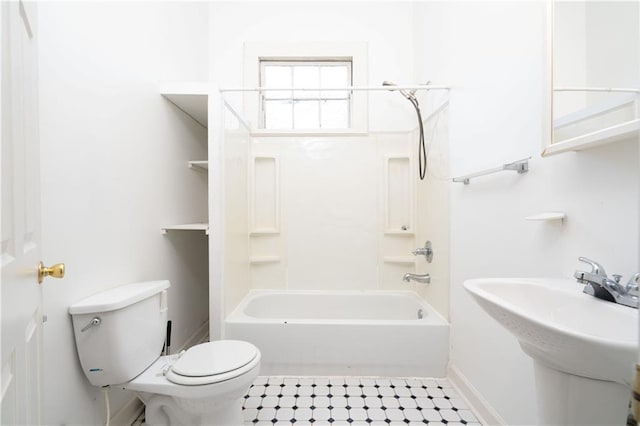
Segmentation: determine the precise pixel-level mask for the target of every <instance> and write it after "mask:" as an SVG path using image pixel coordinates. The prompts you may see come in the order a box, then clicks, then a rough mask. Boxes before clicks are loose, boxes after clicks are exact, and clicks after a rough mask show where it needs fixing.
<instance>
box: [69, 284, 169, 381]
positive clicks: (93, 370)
mask: <svg viewBox="0 0 640 426" xmlns="http://www.w3.org/2000/svg"><path fill="white" fill-rule="evenodd" d="M169 286H170V284H169V281H147V282H139V283H133V284H127V285H123V286H120V287H114V288H112V289H109V290H106V291H103V292H101V293H98V294H95V295H93V296H91V297H88V298H86V299H84V300H81V301H80V302H77V303H75V304H73V305H72V306H71V307H69V313H70V314H71V317H72V320H73V331H74V334H75V337H76V348H77V351H78V357H79V358H80V364H81V365H82V370H83V371H84V374H85V375H86V376H87V378H88V379H89V382H91V384H92V385H94V386H106V385H115V384H120V383H126V382H128V381H129V380H131V379H133V378H134V377H136V376H138V375H139V374H140V373H142V372H143V371H144V370H146V369H147V367H149V366H150V365H151V364H152V363H153V362H154V361H155V360H156V359H158V357H159V356H160V352H161V351H162V345H163V344H164V339H165V334H166V327H167V289H168V288H169ZM83 330H84V331H83Z"/></svg>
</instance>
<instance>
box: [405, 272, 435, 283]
mask: <svg viewBox="0 0 640 426" xmlns="http://www.w3.org/2000/svg"><path fill="white" fill-rule="evenodd" d="M402 281H404V282H407V283H408V282H410V281H415V282H417V283H422V284H429V283H430V282H431V275H429V274H424V275H418V274H411V273H406V274H404V277H402Z"/></svg>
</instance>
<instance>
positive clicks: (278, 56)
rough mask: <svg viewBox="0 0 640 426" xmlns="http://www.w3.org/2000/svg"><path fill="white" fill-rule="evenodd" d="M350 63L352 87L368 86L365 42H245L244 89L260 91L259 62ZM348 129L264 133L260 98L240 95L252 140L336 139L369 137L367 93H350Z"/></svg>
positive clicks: (273, 130)
mask: <svg viewBox="0 0 640 426" xmlns="http://www.w3.org/2000/svg"><path fill="white" fill-rule="evenodd" d="M330 59H341V60H351V79H352V80H351V85H352V86H367V79H368V66H367V63H368V57H367V43H366V42H339V43H338V42H304V43H298V42H247V43H244V69H243V85H244V87H245V88H258V87H260V61H261V60H263V61H264V60H277V61H299V60H320V61H325V60H330ZM350 95H351V105H350V125H351V127H350V128H345V129H309V130H306V129H293V130H290V129H264V128H260V124H261V117H260V115H261V108H260V105H259V104H260V102H261V94H260V93H259V92H255V91H246V92H244V94H243V106H244V115H245V116H246V117H247V119H248V121H249V122H250V123H251V124H252V131H251V134H252V135H253V136H295V135H300V136H305V135H312V136H335V135H344V136H350V135H366V134H368V126H369V123H368V93H367V92H366V91H352V92H350Z"/></svg>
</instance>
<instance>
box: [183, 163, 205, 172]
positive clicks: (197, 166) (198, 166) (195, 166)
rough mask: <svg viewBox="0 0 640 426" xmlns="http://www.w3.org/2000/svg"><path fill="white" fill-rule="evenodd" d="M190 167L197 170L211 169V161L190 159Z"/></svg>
mask: <svg viewBox="0 0 640 426" xmlns="http://www.w3.org/2000/svg"><path fill="white" fill-rule="evenodd" d="M188 164H189V168H190V169H195V170H204V171H208V170H209V162H208V161H189V163H188Z"/></svg>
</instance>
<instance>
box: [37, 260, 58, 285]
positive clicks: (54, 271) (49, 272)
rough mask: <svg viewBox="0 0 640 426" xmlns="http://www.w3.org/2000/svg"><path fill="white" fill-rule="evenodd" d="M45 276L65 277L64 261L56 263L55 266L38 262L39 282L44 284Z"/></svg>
mask: <svg viewBox="0 0 640 426" xmlns="http://www.w3.org/2000/svg"><path fill="white" fill-rule="evenodd" d="M45 277H53V278H64V263H56V264H55V265H53V266H49V267H47V266H44V263H42V262H40V263H38V284H42V281H44V278H45Z"/></svg>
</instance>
